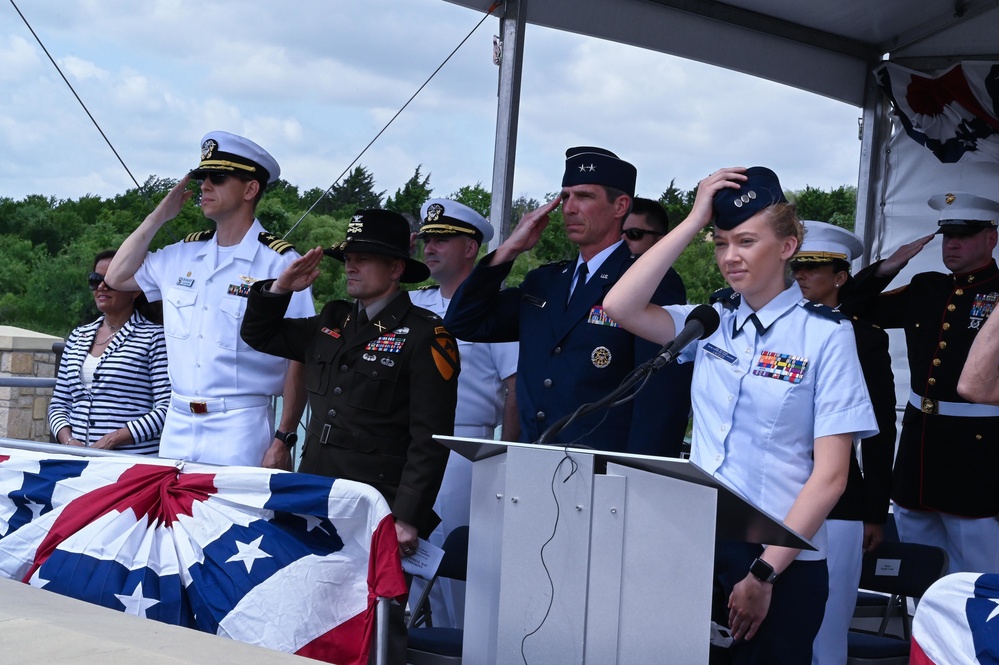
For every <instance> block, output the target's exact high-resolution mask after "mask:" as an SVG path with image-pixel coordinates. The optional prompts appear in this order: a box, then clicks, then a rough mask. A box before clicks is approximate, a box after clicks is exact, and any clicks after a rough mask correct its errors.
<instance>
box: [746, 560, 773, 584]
mask: <svg viewBox="0 0 999 665" xmlns="http://www.w3.org/2000/svg"><path fill="white" fill-rule="evenodd" d="M749 574H750V575H752V576H753V577H755V578H756V579H758V580H759V581H761V582H766V583H767V584H773V583H774V582H776V581H777V578H778V577H780V575H778V574H777V573H776V572H775V571H774V567H773V566H771V565H770V564H769V563H767V562H766V561H764V560H763V559H757V560H756V561H754V562H753V565H752V566H750V567H749Z"/></svg>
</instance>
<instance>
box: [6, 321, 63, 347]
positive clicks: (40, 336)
mask: <svg viewBox="0 0 999 665" xmlns="http://www.w3.org/2000/svg"><path fill="white" fill-rule="evenodd" d="M61 341H63V339H62V338H61V337H56V336H55V335H46V334H45V333H40V332H35V331H34V330H25V329H24V328H15V327H14V326H0V351H52V345H53V344H55V343H56V342H61Z"/></svg>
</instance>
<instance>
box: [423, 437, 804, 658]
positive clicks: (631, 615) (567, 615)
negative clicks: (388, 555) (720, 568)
mask: <svg viewBox="0 0 999 665" xmlns="http://www.w3.org/2000/svg"><path fill="white" fill-rule="evenodd" d="M435 438H436V439H437V440H438V441H440V442H441V443H443V444H444V445H446V446H448V447H449V448H451V449H452V450H453V451H455V452H456V453H458V454H460V455H462V456H463V457H465V458H467V459H469V460H471V461H472V462H473V463H474V464H473V467H472V503H471V525H470V530H469V543H468V575H467V577H468V580H467V582H466V586H465V629H464V640H463V651H462V663H465V664H466V665H494V664H497V665H508V664H513V663H525V662H526V663H528V664H534V663H537V664H544V665H558V664H560V663H574V664H575V663H583V664H584V665H597V664H599V665H615V664H617V665H633V664H637V663H654V662H675V663H692V664H693V663H705V664H706V663H707V662H708V650H709V637H710V625H711V619H710V614H711V588H712V571H713V566H714V556H713V554H714V546H715V539H716V537H720V538H728V539H733V540H744V541H747V542H754V543H767V544H772V545H786V546H788V547H797V548H801V549H814V548H813V547H812V546H811V544H810V543H809V542H808V541H807V540H806V539H804V538H802V537H801V536H800V535H798V534H796V533H795V532H794V531H792V530H790V529H788V528H787V527H786V526H784V524H783V523H782V522H781V520H780V519H778V518H776V517H774V516H772V515H769V514H767V513H766V512H764V511H763V510H761V509H759V508H757V507H755V506H753V505H752V504H751V503H749V502H748V501H746V500H745V499H743V498H742V497H740V496H739V495H737V494H736V493H735V492H733V491H732V490H731V489H729V488H727V487H726V486H725V485H724V484H722V483H720V482H719V481H718V480H716V479H715V478H713V477H712V476H710V475H709V474H707V473H706V472H704V471H702V470H701V469H700V468H699V467H697V466H696V465H694V464H692V463H690V462H689V461H687V460H680V459H671V458H660V457H648V456H644V455H630V454H625V453H611V452H606V451H600V450H593V449H582V448H566V447H563V446H547V445H536V444H518V443H509V442H497V441H492V440H484V439H466V438H459V437H447V436H438V437H435Z"/></svg>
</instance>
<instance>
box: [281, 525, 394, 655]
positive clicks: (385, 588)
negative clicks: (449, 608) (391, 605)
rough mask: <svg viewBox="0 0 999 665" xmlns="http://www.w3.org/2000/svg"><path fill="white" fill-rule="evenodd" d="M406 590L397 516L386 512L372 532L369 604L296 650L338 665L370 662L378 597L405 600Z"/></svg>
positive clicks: (369, 565)
mask: <svg viewBox="0 0 999 665" xmlns="http://www.w3.org/2000/svg"><path fill="white" fill-rule="evenodd" d="M406 593H407V588H406V577H405V575H403V572H402V561H401V560H400V559H399V541H398V539H397V538H396V535H395V520H394V519H393V517H392V515H386V516H385V517H384V518H383V519H382V521H381V522H379V523H378V527H377V528H376V529H375V532H374V534H372V536H371V554H370V558H369V559H368V608H367V609H366V610H365V611H364V612H361V613H360V614H358V615H357V616H355V617H353V618H352V619H350V620H348V621H345V622H343V623H342V624H340V625H339V626H336V627H335V628H333V629H332V630H330V631H329V632H328V633H326V634H324V635H321V636H319V637H317V638H316V639H314V640H312V641H311V642H309V643H308V644H306V645H305V646H304V647H302V648H301V649H299V650H298V651H296V652H295V653H296V654H298V655H299V656H306V657H308V658H314V659H316V660H321V661H324V662H327V663H337V664H338V665H367V662H368V655H369V652H370V651H371V642H372V638H373V636H374V631H375V605H376V603H377V600H378V598H379V597H381V598H395V599H396V600H398V601H399V602H400V603H401V602H405V597H406Z"/></svg>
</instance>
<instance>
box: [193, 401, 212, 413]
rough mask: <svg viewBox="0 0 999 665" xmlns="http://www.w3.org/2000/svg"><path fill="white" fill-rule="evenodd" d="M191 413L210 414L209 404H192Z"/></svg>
mask: <svg viewBox="0 0 999 665" xmlns="http://www.w3.org/2000/svg"><path fill="white" fill-rule="evenodd" d="M189 406H190V407H191V413H198V414H202V413H208V403H207V402H191V403H190V405H189Z"/></svg>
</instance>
